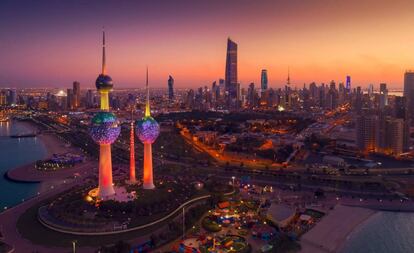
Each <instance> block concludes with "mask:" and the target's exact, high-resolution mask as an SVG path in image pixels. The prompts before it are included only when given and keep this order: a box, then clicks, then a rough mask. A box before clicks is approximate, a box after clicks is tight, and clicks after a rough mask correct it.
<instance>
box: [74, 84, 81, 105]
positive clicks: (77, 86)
mask: <svg viewBox="0 0 414 253" xmlns="http://www.w3.org/2000/svg"><path fill="white" fill-rule="evenodd" d="M72 104H73V108H74V109H76V108H78V107H79V106H80V83H79V82H77V81H75V82H73V102H72Z"/></svg>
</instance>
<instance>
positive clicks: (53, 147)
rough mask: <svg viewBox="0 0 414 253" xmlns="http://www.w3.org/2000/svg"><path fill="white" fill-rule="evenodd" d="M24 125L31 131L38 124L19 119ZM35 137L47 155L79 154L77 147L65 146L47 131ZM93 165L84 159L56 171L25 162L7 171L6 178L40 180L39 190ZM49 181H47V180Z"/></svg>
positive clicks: (23, 180) (21, 180)
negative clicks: (38, 167)
mask: <svg viewBox="0 0 414 253" xmlns="http://www.w3.org/2000/svg"><path fill="white" fill-rule="evenodd" d="M19 123H21V124H23V125H24V126H25V127H27V128H29V129H30V131H31V132H37V131H38V130H39V128H38V126H37V125H36V124H35V123H33V122H29V121H20V122H19ZM36 138H39V140H40V141H41V142H42V143H43V144H44V145H45V147H46V150H47V157H46V158H50V157H51V156H52V155H53V154H60V153H67V152H70V153H73V154H80V151H79V149H77V148H75V147H72V146H67V144H66V143H65V142H64V141H63V140H60V139H59V138H58V137H57V136H55V135H53V134H48V133H46V134H45V133H42V134H39V135H37V137H36ZM91 166H93V165H92V164H91V162H90V161H89V162H88V161H86V162H84V163H82V164H79V165H76V166H74V167H73V168H67V169H63V170H58V171H39V170H37V169H36V168H35V167H34V163H30V164H26V165H23V166H20V167H17V168H13V169H11V170H9V171H8V172H7V175H6V176H7V178H8V179H9V180H14V181H18V182H40V183H42V185H41V187H40V190H41V191H42V189H44V188H49V187H48V185H49V184H50V183H52V184H56V182H58V181H62V180H64V179H65V178H68V177H71V176H73V175H74V174H75V173H82V172H83V170H84V169H85V168H87V167H89V168H90V167H91ZM47 181H49V182H47Z"/></svg>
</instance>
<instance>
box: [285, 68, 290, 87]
mask: <svg viewBox="0 0 414 253" xmlns="http://www.w3.org/2000/svg"><path fill="white" fill-rule="evenodd" d="M286 81H287V83H286V84H287V86H290V72H289V67H288V76H287V80H286Z"/></svg>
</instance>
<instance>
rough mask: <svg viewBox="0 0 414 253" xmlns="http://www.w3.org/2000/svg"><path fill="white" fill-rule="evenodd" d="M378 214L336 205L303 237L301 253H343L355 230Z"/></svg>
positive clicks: (358, 208)
mask: <svg viewBox="0 0 414 253" xmlns="http://www.w3.org/2000/svg"><path fill="white" fill-rule="evenodd" d="M376 213H378V211H376V210H372V209H367V208H361V207H350V206H343V205H336V206H335V208H334V209H333V210H331V211H330V212H329V213H328V214H327V216H326V217H323V218H322V220H321V221H320V222H319V223H318V224H316V226H315V227H314V228H312V229H311V230H310V231H308V232H307V233H306V234H304V235H303V236H302V237H301V239H300V242H301V246H302V249H301V251H300V252H303V253H308V252H312V253H319V252H321V253H322V252H341V250H342V249H343V247H344V245H345V243H346V242H347V241H348V239H349V236H350V235H351V234H352V233H353V232H354V231H355V229H356V228H358V227H359V226H360V225H361V224H362V223H364V222H365V221H367V220H368V219H369V218H370V217H371V216H373V215H374V214H376Z"/></svg>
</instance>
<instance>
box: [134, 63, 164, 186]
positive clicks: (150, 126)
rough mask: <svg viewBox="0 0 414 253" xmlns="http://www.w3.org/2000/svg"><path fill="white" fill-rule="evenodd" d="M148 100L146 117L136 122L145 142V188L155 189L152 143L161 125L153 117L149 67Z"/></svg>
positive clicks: (139, 135)
mask: <svg viewBox="0 0 414 253" xmlns="http://www.w3.org/2000/svg"><path fill="white" fill-rule="evenodd" d="M146 89H147V101H146V105H145V114H144V117H143V118H142V119H141V120H139V121H137V123H136V133H137V136H138V138H139V139H140V141H141V142H142V143H143V144H144V170H143V171H144V175H143V188H144V189H154V188H155V185H154V175H153V169H152V143H154V142H155V140H156V139H157V137H158V135H159V134H160V126H159V125H158V123H157V121H155V119H154V118H153V117H151V109H150V100H149V87H148V69H147V79H146Z"/></svg>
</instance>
